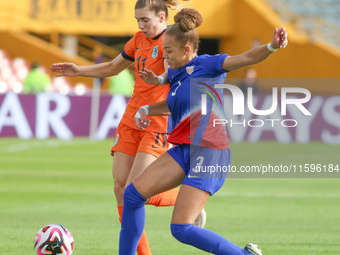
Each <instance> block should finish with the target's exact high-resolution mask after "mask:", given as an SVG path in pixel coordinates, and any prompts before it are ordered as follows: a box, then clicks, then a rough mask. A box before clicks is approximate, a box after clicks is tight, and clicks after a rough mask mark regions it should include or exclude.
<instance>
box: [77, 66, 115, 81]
mask: <svg viewBox="0 0 340 255" xmlns="http://www.w3.org/2000/svg"><path fill="white" fill-rule="evenodd" d="M116 74H118V73H116V72H115V70H114V69H113V68H112V65H111V62H105V63H100V64H96V65H92V66H80V67H79V76H85V77H94V78H103V77H109V76H113V75H116Z"/></svg>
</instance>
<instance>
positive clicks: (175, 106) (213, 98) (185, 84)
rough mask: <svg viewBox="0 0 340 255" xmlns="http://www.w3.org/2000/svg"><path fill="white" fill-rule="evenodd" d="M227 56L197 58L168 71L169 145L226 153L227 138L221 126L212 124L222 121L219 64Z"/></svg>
mask: <svg viewBox="0 0 340 255" xmlns="http://www.w3.org/2000/svg"><path fill="white" fill-rule="evenodd" d="M227 56H228V55H226V54H221V55H215V56H211V55H202V56H196V57H195V58H194V59H193V60H191V61H190V62H189V63H187V64H186V65H185V66H183V67H182V68H179V69H176V70H173V69H171V68H169V70H168V74H169V80H170V92H169V94H168V97H167V104H168V107H169V110H170V112H171V114H172V115H171V118H172V123H173V130H172V132H171V134H170V138H169V140H168V141H169V142H171V143H173V144H193V145H196V146H201V147H208V148H212V149H228V148H229V138H228V135H227V132H226V127H225V126H224V125H214V120H216V119H225V115H224V103H223V89H215V84H222V83H224V81H225V78H226V71H223V70H222V64H223V62H224V60H225V58H226V57H227ZM203 94H205V95H206V96H205V97H206V104H205V105H206V111H205V114H202V95H203Z"/></svg>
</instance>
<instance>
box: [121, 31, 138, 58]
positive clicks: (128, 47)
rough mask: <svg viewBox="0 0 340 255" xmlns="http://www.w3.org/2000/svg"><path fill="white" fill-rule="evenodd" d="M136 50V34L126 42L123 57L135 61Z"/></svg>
mask: <svg viewBox="0 0 340 255" xmlns="http://www.w3.org/2000/svg"><path fill="white" fill-rule="evenodd" d="M135 50H136V35H134V36H133V37H132V38H131V39H130V40H129V41H128V42H127V43H126V44H125V46H124V50H123V51H122V56H123V58H125V59H127V60H130V61H132V62H134V61H135Z"/></svg>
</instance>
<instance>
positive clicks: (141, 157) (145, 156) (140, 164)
mask: <svg viewBox="0 0 340 255" xmlns="http://www.w3.org/2000/svg"><path fill="white" fill-rule="evenodd" d="M156 159H157V158H156V157H155V156H153V155H151V154H149V153H146V152H138V153H137V155H136V157H135V159H134V161H133V165H132V167H131V171H130V174H129V177H128V179H127V182H126V186H127V185H129V184H130V183H131V182H132V181H133V179H135V178H136V176H137V175H139V174H140V173H141V172H142V171H143V170H144V169H145V168H146V167H147V166H148V165H150V164H151V163H152V162H154V161H155V160H156Z"/></svg>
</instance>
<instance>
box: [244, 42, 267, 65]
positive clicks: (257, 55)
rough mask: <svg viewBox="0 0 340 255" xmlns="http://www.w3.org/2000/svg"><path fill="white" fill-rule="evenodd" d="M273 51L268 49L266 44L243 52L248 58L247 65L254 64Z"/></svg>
mask: <svg viewBox="0 0 340 255" xmlns="http://www.w3.org/2000/svg"><path fill="white" fill-rule="evenodd" d="M272 53H273V52H271V51H270V50H268V48H267V45H262V46H258V47H256V48H253V49H251V50H250V51H247V52H245V54H246V58H247V60H248V63H247V65H254V64H257V63H260V62H262V61H263V60H265V59H266V58H268V57H269V56H270V55H271V54H272Z"/></svg>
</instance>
